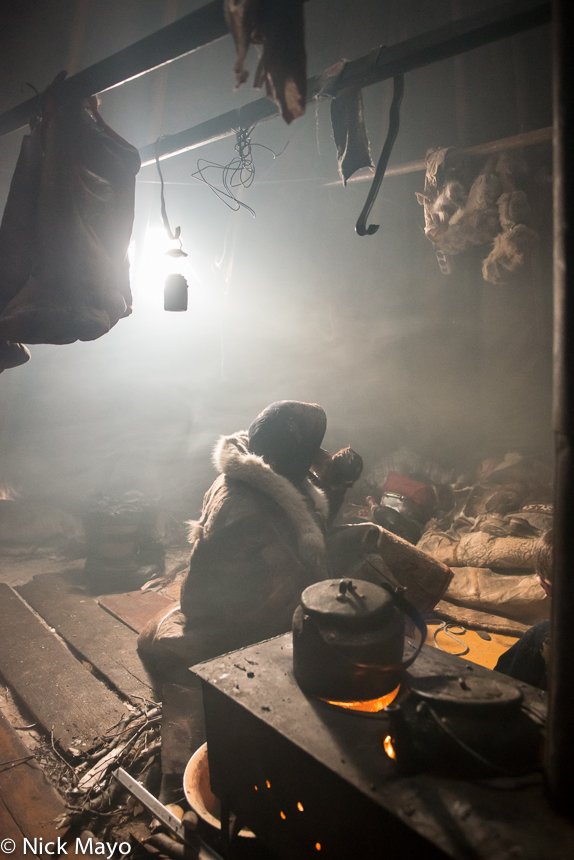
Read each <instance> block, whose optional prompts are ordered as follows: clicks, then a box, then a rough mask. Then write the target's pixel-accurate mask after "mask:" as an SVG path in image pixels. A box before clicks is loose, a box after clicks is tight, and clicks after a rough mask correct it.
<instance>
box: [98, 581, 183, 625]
mask: <svg viewBox="0 0 574 860" xmlns="http://www.w3.org/2000/svg"><path fill="white" fill-rule="evenodd" d="M98 603H99V604H100V606H103V607H104V609H106V610H107V611H108V612H110V613H111V614H112V615H113V616H114V618H118V619H119V620H120V621H123V623H124V624H127V626H128V627H131V629H132V630H135V632H136V633H141V631H142V630H143V629H144V627H145V626H146V624H147V623H148V621H151V619H152V618H154V617H155V616H156V615H158V614H159V613H160V612H161V610H162V609H168V608H169V607H170V606H173V605H174V603H175V601H173V600H171V599H170V598H169V597H164V596H163V594H157V593H156V592H155V591H127V592H126V593H125V594H106V595H104V596H103V597H98Z"/></svg>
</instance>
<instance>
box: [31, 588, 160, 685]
mask: <svg viewBox="0 0 574 860" xmlns="http://www.w3.org/2000/svg"><path fill="white" fill-rule="evenodd" d="M17 591H18V592H19V593H20V594H21V595H22V597H23V598H24V600H25V601H26V602H27V603H29V604H30V606H32V607H33V608H34V609H35V611H36V612H37V613H38V615H40V616H41V617H42V618H43V619H44V621H46V622H47V623H48V624H49V625H50V627H53V628H54V629H55V630H56V632H57V633H59V634H60V636H61V637H62V638H63V639H65V640H66V642H68V643H69V644H70V645H71V646H73V648H74V649H75V650H76V651H78V652H79V653H80V654H81V655H82V657H84V658H85V659H86V660H88V661H89V662H90V663H91V664H92V665H93V666H95V668H96V669H97V670H98V671H99V672H101V673H102V674H103V675H105V677H106V678H107V679H108V680H109V681H111V683H112V684H113V685H114V686H115V687H117V689H118V690H119V691H120V692H121V693H123V694H124V695H125V696H128V697H130V698H131V697H133V698H134V700H138V701H139V698H144V699H145V698H151V696H152V686H153V685H152V682H151V680H150V678H149V676H148V674H147V672H146V670H145V669H144V667H143V664H142V662H141V660H140V658H139V656H138V653H137V647H136V644H137V636H136V634H135V633H134V632H133V631H132V630H130V629H129V628H128V627H126V625H125V624H122V622H121V621H119V620H117V619H116V618H113V617H112V615H110V613H109V612H106V611H105V610H104V609H102V608H101V607H100V606H99V605H98V603H97V602H96V600H95V599H94V598H93V597H90V596H89V595H86V594H83V593H81V592H79V591H78V590H77V589H74V588H73V587H72V586H71V585H70V583H69V581H68V580H67V579H66V578H65V577H63V576H61V575H60V574H55V573H47V574H43V575H41V576H35V577H34V579H33V580H32V581H31V582H27V583H26V584H25V585H21V586H18V588H17Z"/></svg>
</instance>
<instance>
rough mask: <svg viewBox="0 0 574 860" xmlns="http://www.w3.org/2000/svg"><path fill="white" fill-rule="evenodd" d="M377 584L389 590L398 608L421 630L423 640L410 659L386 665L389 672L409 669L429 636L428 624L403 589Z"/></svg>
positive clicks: (387, 584) (382, 583) (386, 584)
mask: <svg viewBox="0 0 574 860" xmlns="http://www.w3.org/2000/svg"><path fill="white" fill-rule="evenodd" d="M377 584H378V585H380V586H381V588H384V589H385V591H388V593H389V594H390V595H391V598H392V600H393V603H394V604H395V606H396V607H397V609H399V610H400V611H401V612H403V613H404V614H405V615H407V616H408V617H409V618H410V619H411V621H412V622H413V624H414V625H415V627H416V628H417V629H418V630H419V631H420V634H421V641H420V642H419V645H418V648H417V649H416V651H415V652H414V654H413V655H412V656H411V657H409V659H408V660H404V661H403V662H402V663H397V664H396V665H395V666H387V667H386V668H387V669H388V671H389V672H394V671H399V670H404V669H408V668H409V666H411V665H412V664H413V663H414V662H415V660H416V659H417V657H418V656H419V654H420V651H421V649H422V647H423V645H424V644H425V640H426V638H427V633H428V630H427V626H426V624H425V622H424V620H423V617H422V615H421V614H420V612H419V611H418V609H415V607H414V606H413V604H412V603H411V602H410V600H407V598H406V597H405V596H404V595H403V594H402V592H401V591H399V590H398V589H396V588H393V586H392V585H390V584H389V583H387V582H381V581H379V582H378V583H377Z"/></svg>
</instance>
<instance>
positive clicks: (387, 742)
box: [383, 735, 397, 758]
mask: <svg viewBox="0 0 574 860" xmlns="http://www.w3.org/2000/svg"><path fill="white" fill-rule="evenodd" d="M383 746H384V748H385V752H386V754H387V755H388V757H389V758H396V757H397V754H396V752H395V748H394V746H393V739H392V737H391V736H390V735H387V736H386V738H385V739H384V741H383Z"/></svg>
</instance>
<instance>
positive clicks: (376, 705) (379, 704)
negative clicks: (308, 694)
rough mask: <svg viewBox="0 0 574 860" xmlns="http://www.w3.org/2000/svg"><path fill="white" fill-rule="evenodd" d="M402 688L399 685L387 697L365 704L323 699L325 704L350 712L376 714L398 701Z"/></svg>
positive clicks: (365, 702)
mask: <svg viewBox="0 0 574 860" xmlns="http://www.w3.org/2000/svg"><path fill="white" fill-rule="evenodd" d="M400 687H401V685H400V684H399V686H398V687H395V689H394V690H393V691H392V693H387V695H386V696H381V697H380V698H379V699H368V700H366V701H364V702H332V701H330V699H323V702H329V704H330V705H338V707H339V708H347V709H348V710H350V711H365V712H366V713H369V714H376V713H377V712H378V711H382V710H383V708H386V707H387V705H390V704H391V702H392V701H393V699H396V697H397V695H398V692H399V690H400Z"/></svg>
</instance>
